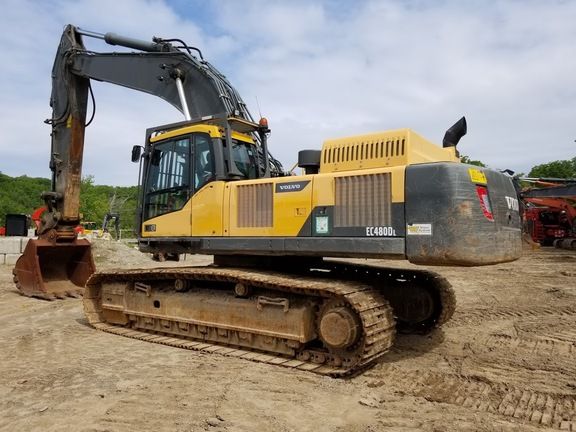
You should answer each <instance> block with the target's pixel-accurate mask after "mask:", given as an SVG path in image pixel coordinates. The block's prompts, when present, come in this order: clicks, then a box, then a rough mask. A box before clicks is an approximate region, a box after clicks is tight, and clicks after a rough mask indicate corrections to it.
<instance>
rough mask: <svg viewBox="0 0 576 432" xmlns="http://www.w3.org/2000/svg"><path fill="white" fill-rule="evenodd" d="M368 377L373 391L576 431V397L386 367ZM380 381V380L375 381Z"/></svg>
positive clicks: (475, 379) (482, 380) (472, 377)
mask: <svg viewBox="0 0 576 432" xmlns="http://www.w3.org/2000/svg"><path fill="white" fill-rule="evenodd" d="M378 372H379V373H378V374H377V377H376V376H372V375H373V374H370V377H368V381H369V382H368V384H367V386H368V387H370V388H378V387H386V388H391V389H392V390H393V391H394V392H395V393H397V394H400V395H410V396H415V397H422V398H424V399H426V400H427V401H429V402H433V403H447V404H451V405H457V406H461V407H464V408H468V409H470V410H473V411H479V412H489V413H494V414H499V415H502V416H504V417H511V418H514V419H517V420H518V421H523V422H527V423H532V424H538V425H544V426H547V427H552V428H556V429H560V430H567V431H576V395H573V394H562V393H552V392H550V393H548V392H541V391H533V390H530V389H525V388H522V387H518V386H512V385H508V384H504V383H494V382H490V381H489V380H486V379H485V378H483V377H475V376H464V375H456V374H449V373H443V372H439V371H428V370H420V369H418V370H411V371H407V370H405V369H404V368H399V367H396V366H384V367H383V369H382V370H380V371H378ZM373 378H377V379H373Z"/></svg>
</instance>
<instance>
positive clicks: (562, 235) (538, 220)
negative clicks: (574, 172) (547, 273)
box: [521, 184, 576, 246]
mask: <svg viewBox="0 0 576 432" xmlns="http://www.w3.org/2000/svg"><path fill="white" fill-rule="evenodd" d="M521 197H522V201H523V202H524V204H525V209H524V223H525V231H526V232H527V233H528V234H530V236H531V237H532V240H534V241H535V242H538V243H540V244H541V245H543V246H552V245H553V244H554V242H555V241H556V240H559V239H566V238H573V237H576V207H575V206H574V202H576V185H574V184H568V185H560V186H559V185H554V186H552V187H546V188H542V189H531V190H527V191H523V192H522V193H521Z"/></svg>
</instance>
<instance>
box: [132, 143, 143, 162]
mask: <svg viewBox="0 0 576 432" xmlns="http://www.w3.org/2000/svg"><path fill="white" fill-rule="evenodd" d="M141 154H142V146H139V145H135V146H134V147H132V162H139V161H140V156H141Z"/></svg>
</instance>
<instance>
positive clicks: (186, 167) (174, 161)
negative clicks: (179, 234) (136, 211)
mask: <svg viewBox="0 0 576 432" xmlns="http://www.w3.org/2000/svg"><path fill="white" fill-rule="evenodd" d="M190 166H191V164H190V139H189V138H185V139H178V140H171V141H167V142H163V143H159V144H157V145H156V146H155V147H154V150H153V151H152V154H151V156H150V164H149V166H148V176H147V182H146V198H145V209H144V216H145V219H150V218H153V217H156V216H159V215H161V214H164V213H168V212H171V211H175V210H180V209H181V208H182V207H183V206H184V204H185V203H186V201H188V198H189V197H190V192H189V191H190Z"/></svg>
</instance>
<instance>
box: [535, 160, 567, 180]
mask: <svg viewBox="0 0 576 432" xmlns="http://www.w3.org/2000/svg"><path fill="white" fill-rule="evenodd" d="M528 177H544V178H545V177H550V178H576V157H575V158H572V159H569V160H557V161H553V162H548V163H545V164H541V165H536V166H535V167H533V168H532V169H531V170H530V173H528Z"/></svg>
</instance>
